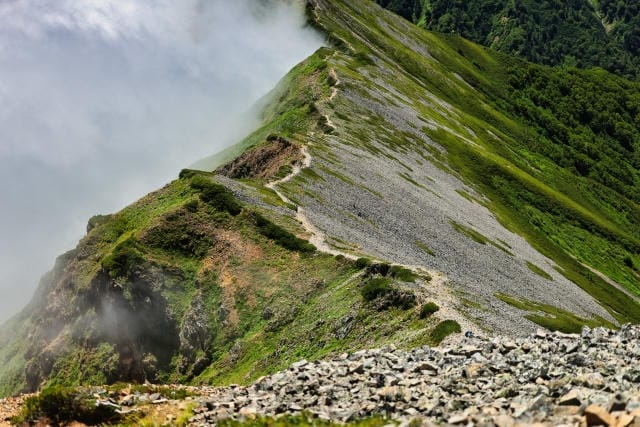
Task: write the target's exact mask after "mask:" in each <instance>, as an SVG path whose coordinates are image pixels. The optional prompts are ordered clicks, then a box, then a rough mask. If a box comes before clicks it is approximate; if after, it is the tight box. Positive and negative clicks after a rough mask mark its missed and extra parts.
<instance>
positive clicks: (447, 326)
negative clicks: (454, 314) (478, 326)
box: [429, 320, 462, 345]
mask: <svg viewBox="0 0 640 427" xmlns="http://www.w3.org/2000/svg"><path fill="white" fill-rule="evenodd" d="M460 332H462V328H460V324H459V323H458V322H456V321H455V320H444V321H442V322H440V323H438V324H437V325H436V327H435V328H433V330H432V331H431V333H430V334H429V338H430V341H431V342H432V343H433V344H434V345H438V344H440V343H441V342H442V340H444V339H445V338H446V337H448V336H449V335H451V334H456V333H458V334H459V333H460Z"/></svg>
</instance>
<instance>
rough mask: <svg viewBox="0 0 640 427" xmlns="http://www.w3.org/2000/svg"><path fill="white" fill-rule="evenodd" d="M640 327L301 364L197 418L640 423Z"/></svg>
mask: <svg viewBox="0 0 640 427" xmlns="http://www.w3.org/2000/svg"><path fill="white" fill-rule="evenodd" d="M638 338H640V327H638V326H630V325H625V326H623V327H622V328H621V329H620V330H618V331H610V330H607V329H603V328H596V329H589V328H584V329H583V331H582V334H580V335H568V334H562V333H559V332H554V333H551V332H546V331H542V330H539V331H537V332H536V333H535V334H533V335H531V336H530V337H528V338H518V339H510V338H476V337H471V338H464V339H462V340H460V341H459V342H457V343H452V344H449V345H446V346H444V347H441V348H428V347H422V348H418V349H415V350H411V351H401V350H398V349H396V348H394V347H393V346H390V347H385V348H381V349H374V350H363V351H358V352H355V353H351V354H347V353H345V354H342V355H340V356H339V357H337V358H335V359H332V360H325V361H316V362H307V361H304V360H303V361H300V362H297V363H294V364H293V365H291V367H290V368H289V369H287V370H286V371H282V372H279V373H276V374H274V375H272V376H269V377H264V378H261V379H259V380H258V381H256V383H255V384H253V385H251V386H249V387H240V386H231V387H225V388H215V389H212V390H209V394H208V396H207V397H205V398H204V399H203V400H202V403H201V404H200V406H199V407H197V408H196V409H195V416H194V417H192V418H191V420H190V423H192V424H193V425H198V426H209V425H215V424H216V422H217V421H219V420H222V419H228V418H233V419H237V420H245V419H252V418H254V417H256V416H262V415H266V416H279V415H284V414H299V413H302V412H306V413H308V414H312V415H313V416H316V417H318V418H320V419H325V420H332V421H337V422H349V421H353V420H357V419H362V418H367V417H370V416H374V415H381V416H384V417H388V418H389V419H390V420H393V421H396V422H399V423H400V424H405V425H408V424H409V423H411V422H413V423H412V425H432V424H439V425H478V426H500V427H507V426H514V425H532V424H537V425H607V426H640V343H639V342H638Z"/></svg>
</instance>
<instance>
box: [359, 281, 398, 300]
mask: <svg viewBox="0 0 640 427" xmlns="http://www.w3.org/2000/svg"><path fill="white" fill-rule="evenodd" d="M392 290H393V288H392V287H391V281H390V280H389V279H387V278H385V277H374V278H373V279H369V280H368V281H367V282H366V283H365V284H364V286H363V287H362V289H360V293H361V294H362V297H363V298H364V300H365V301H373V300H374V299H376V298H380V297H382V296H384V295H386V294H388V293H389V292H391V291H392Z"/></svg>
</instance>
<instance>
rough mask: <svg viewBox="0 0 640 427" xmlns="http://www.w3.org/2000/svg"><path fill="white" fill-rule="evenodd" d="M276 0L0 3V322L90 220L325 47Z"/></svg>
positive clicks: (209, 143) (226, 141)
mask: <svg viewBox="0 0 640 427" xmlns="http://www.w3.org/2000/svg"><path fill="white" fill-rule="evenodd" d="M273 3H274V2H271V4H269V3H268V2H264V1H257V0H180V1H175V0H82V1H77V0H56V1H41V0H4V1H2V2H0V102H1V103H2V108H1V109H0V200H1V203H0V295H1V296H2V298H0V321H2V320H5V319H6V318H8V317H9V316H10V315H12V314H13V313H15V312H17V311H18V310H19V309H21V308H22V307H23V306H24V304H25V303H26V302H27V301H28V299H29V298H30V297H31V295H32V293H33V291H34V289H35V287H36V285H37V282H38V280H39V277H40V276H41V275H42V274H43V273H44V272H45V271H46V270H48V269H50V268H51V266H52V265H53V261H54V259H55V256H56V255H59V254H61V253H62V252H64V251H66V250H68V249H71V248H73V247H74V246H75V244H76V243H77V240H78V239H79V238H81V237H82V235H83V234H84V230H85V226H86V221H87V219H88V218H89V217H90V216H92V215H94V214H97V213H108V212H114V211H117V210H119V209H120V208H122V207H123V206H124V205H126V204H128V203H130V202H132V201H134V200H135V199H137V198H139V197H141V196H143V195H144V194H146V193H148V192H149V191H152V190H154V189H156V188H158V187H160V186H162V185H163V184H164V183H166V182H168V181H170V180H171V179H174V178H175V177H177V174H178V172H179V170H180V169H181V168H183V167H186V166H188V165H190V164H192V163H193V162H194V161H196V160H198V159H200V158H203V157H206V156H208V155H211V154H213V153H215V152H217V151H219V150H220V149H222V148H225V147H227V146H228V145H230V144H231V143H232V142H235V141H236V140H237V139H239V138H240V137H241V136H243V135H245V134H246V133H248V132H250V131H251V130H252V128H253V127H254V126H255V125H256V119H255V118H252V117H248V116H246V115H243V114H242V113H243V112H245V111H247V110H248V109H249V107H250V106H251V105H252V103H253V102H255V101H256V100H257V99H258V98H259V97H261V96H262V95H264V94H265V93H266V92H268V91H269V90H270V89H272V88H273V87H274V85H275V84H276V83H277V81H278V80H279V79H280V78H281V77H282V76H284V75H285V74H286V72H287V71H288V70H289V69H290V68H291V67H292V66H293V65H295V64H296V63H297V62H299V61H301V60H302V59H304V58H305V57H306V56H308V55H309V54H311V53H312V52H313V51H314V50H315V49H317V48H318V47H320V45H321V39H320V38H319V36H318V35H317V34H316V33H314V32H313V31H311V30H310V29H305V28H304V18H303V15H302V12H301V10H299V9H298V8H295V7H293V6H290V5H286V4H285V3H284V2H275V3H277V4H273Z"/></svg>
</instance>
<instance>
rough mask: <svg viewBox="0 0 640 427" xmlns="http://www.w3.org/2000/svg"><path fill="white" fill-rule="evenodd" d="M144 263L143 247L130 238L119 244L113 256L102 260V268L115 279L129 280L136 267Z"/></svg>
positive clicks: (110, 255)
mask: <svg viewBox="0 0 640 427" xmlns="http://www.w3.org/2000/svg"><path fill="white" fill-rule="evenodd" d="M144 262H145V257H144V254H143V248H142V245H140V244H139V243H138V241H137V240H136V239H135V238H133V237H129V238H128V239H127V240H125V241H123V242H121V243H119V244H118V245H117V246H116V247H115V248H114V249H113V251H112V252H111V254H109V255H107V256H106V257H105V258H104V259H103V260H102V268H103V269H104V270H106V271H107V273H109V276H111V277H113V278H114V279H115V278H119V277H121V278H129V277H130V276H131V275H132V274H133V270H134V268H135V266H136V265H140V264H142V263H144Z"/></svg>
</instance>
